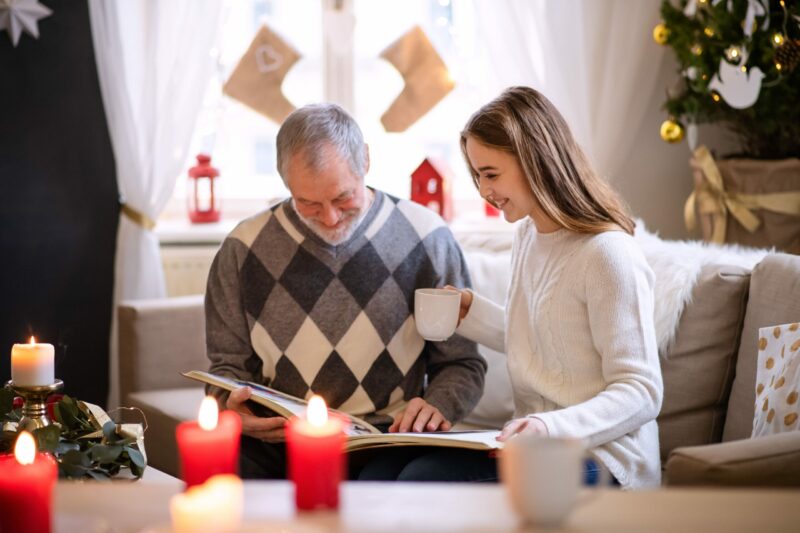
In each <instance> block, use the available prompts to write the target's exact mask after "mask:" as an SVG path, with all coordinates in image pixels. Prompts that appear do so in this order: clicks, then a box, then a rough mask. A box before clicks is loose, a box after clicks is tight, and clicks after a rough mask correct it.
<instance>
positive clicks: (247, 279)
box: [205, 191, 486, 422]
mask: <svg viewBox="0 0 800 533" xmlns="http://www.w3.org/2000/svg"><path fill="white" fill-rule="evenodd" d="M445 284H451V285H455V286H457V287H466V286H469V284H470V279H469V273H468V271H467V267H466V263H465V261H464V257H463V255H462V254H461V250H460V249H459V247H458V245H457V243H456V241H455V239H454V238H453V235H452V233H451V232H450V230H449V229H448V228H447V226H446V225H445V224H444V222H443V221H442V219H441V218H440V217H438V216H437V215H436V214H434V213H433V212H432V211H430V210H429V209H427V208H425V207H423V206H420V205H418V204H416V203H413V202H410V201H407V200H399V199H397V198H394V197H392V196H389V195H387V194H385V193H382V192H380V191H375V198H374V200H373V202H372V205H371V206H370V208H369V210H368V212H367V214H366V215H365V217H364V219H363V220H362V221H361V223H360V224H359V226H358V228H357V229H356V230H355V232H354V234H353V235H352V236H351V237H350V238H349V239H348V240H347V241H345V242H344V243H342V244H339V245H337V246H333V245H330V244H328V243H326V242H325V241H323V240H322V239H320V238H319V237H318V236H317V235H315V234H314V233H313V232H312V231H311V230H310V229H309V228H308V227H307V226H306V225H305V224H304V223H303V222H302V221H301V220H300V218H299V217H298V216H297V213H296V211H295V210H294V208H293V206H292V203H291V201H290V200H286V201H284V202H282V203H279V204H277V205H275V206H273V207H271V208H270V209H268V210H266V211H264V212H262V213H260V214H258V215H256V216H254V217H252V218H249V219H247V220H245V221H243V222H242V223H240V224H239V225H238V226H237V227H236V229H234V230H233V231H232V232H231V234H230V235H229V236H228V237H227V238H226V239H225V241H224V242H223V243H222V247H221V248H220V250H219V252H218V253H217V256H216V257H215V259H214V262H213V264H212V266H211V272H210V274H209V279H208V288H207V292H206V303H205V306H206V341H207V348H208V357H209V359H210V360H211V367H210V371H211V372H212V373H214V374H219V375H223V376H229V377H235V378H239V379H245V380H249V381H255V382H258V383H263V384H265V385H269V386H271V387H273V388H275V389H278V390H281V391H283V392H286V393H289V394H292V395H294V396H297V397H300V398H308V397H310V396H311V394H312V393H315V394H319V395H321V396H322V397H323V398H324V399H325V401H326V402H327V404H328V405H329V406H331V407H334V408H338V409H341V410H343V411H346V412H349V413H352V414H355V415H357V416H365V415H367V419H371V420H372V421H375V422H381V421H383V422H386V421H388V418H387V416H386V415H390V416H392V415H395V414H397V413H398V412H400V411H401V410H402V409H403V408H404V407H405V405H406V402H407V401H408V400H410V399H411V398H413V397H416V396H422V397H423V398H424V399H425V400H426V401H427V402H428V403H430V404H431V405H433V406H435V407H437V408H438V409H439V410H440V411H441V413H442V414H443V415H444V416H445V417H446V418H447V419H448V420H450V421H451V422H455V421H458V420H460V419H461V418H463V417H464V416H465V415H466V414H468V413H469V412H470V410H471V409H472V408H473V407H474V406H475V404H476V403H477V401H478V399H479V398H480V396H481V392H482V390H483V380H484V374H485V372H486V363H485V361H484V360H483V358H482V357H481V356H480V355H479V354H478V351H477V347H476V345H475V343H473V342H471V341H468V340H466V339H465V338H463V337H459V336H458V335H454V336H453V337H452V338H450V339H449V340H447V341H445V342H430V341H425V340H424V339H423V338H422V337H420V335H419V334H418V333H417V330H416V327H415V325H414V316H413V314H412V313H413V309H414V290H415V289H417V288H421V287H441V286H443V285H445ZM369 415H373V416H369ZM380 415H383V416H380Z"/></svg>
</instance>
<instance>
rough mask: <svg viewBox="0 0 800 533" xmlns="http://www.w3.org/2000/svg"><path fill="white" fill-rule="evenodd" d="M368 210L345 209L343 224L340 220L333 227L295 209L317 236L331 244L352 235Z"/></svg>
mask: <svg viewBox="0 0 800 533" xmlns="http://www.w3.org/2000/svg"><path fill="white" fill-rule="evenodd" d="M368 210H369V208H368V207H365V208H364V210H363V211H358V210H357V209H351V210H349V211H346V212H345V213H344V215H343V217H342V219H343V222H344V224H342V223H341V222H340V224H341V225H340V226H339V227H337V228H335V229H330V228H327V227H325V226H324V225H322V224H320V223H319V222H317V221H316V220H314V219H311V218H306V217H304V216H303V215H301V214H300V212H299V211H298V210H297V209H295V213H297V216H298V217H299V218H300V220H301V221H303V224H305V225H306V226H307V227H308V229H310V230H311V231H312V232H314V234H315V235H316V236H317V237H319V238H320V239H322V240H323V241H325V242H326V243H328V244H330V245H331V246H338V245H339V244H342V243H343V242H345V241H346V240H347V239H349V238H350V237H352V236H353V233H354V232H355V231H356V229H357V228H358V226H359V225H360V224H361V221H362V220H363V219H364V216H365V215H366V214H367V211H368Z"/></svg>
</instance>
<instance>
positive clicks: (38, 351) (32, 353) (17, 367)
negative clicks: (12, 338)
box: [11, 337, 55, 387]
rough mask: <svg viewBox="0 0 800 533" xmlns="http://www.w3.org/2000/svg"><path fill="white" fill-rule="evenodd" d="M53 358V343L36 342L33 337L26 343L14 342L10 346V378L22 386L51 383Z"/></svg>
mask: <svg viewBox="0 0 800 533" xmlns="http://www.w3.org/2000/svg"><path fill="white" fill-rule="evenodd" d="M54 358H55V349H54V348H53V345H52V344H46V343H42V344H37V343H36V339H35V338H34V337H31V341H30V342H29V343H28V344H15V345H14V347H13V348H11V380H12V381H13V382H14V385H21V386H23V387H32V386H37V385H52V384H53V382H54V381H55V377H54V375H53V360H54Z"/></svg>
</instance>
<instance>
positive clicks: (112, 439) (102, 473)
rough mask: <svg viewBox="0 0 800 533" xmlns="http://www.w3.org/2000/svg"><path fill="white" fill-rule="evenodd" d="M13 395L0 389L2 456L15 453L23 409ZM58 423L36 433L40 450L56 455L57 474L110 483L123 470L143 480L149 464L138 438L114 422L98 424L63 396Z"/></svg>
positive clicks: (56, 407) (80, 404) (57, 407)
mask: <svg viewBox="0 0 800 533" xmlns="http://www.w3.org/2000/svg"><path fill="white" fill-rule="evenodd" d="M13 401H14V393H13V391H11V390H10V389H7V388H2V389H0V422H1V423H2V429H3V433H2V437H0V453H8V452H12V451H13V448H14V444H15V442H16V439H17V427H16V426H17V424H18V422H19V421H20V418H21V416H22V413H21V409H19V408H17V409H15V408H14V407H13ZM53 411H54V415H55V416H54V418H55V423H54V424H52V425H50V426H47V427H44V428H40V429H37V430H36V431H34V432H33V437H34V438H35V439H36V446H37V449H38V450H40V451H47V452H50V453H52V454H53V456H54V457H55V458H56V461H57V462H58V474H59V477H60V478H66V479H96V480H109V479H111V478H112V477H115V476H117V475H119V474H120V473H121V472H123V471H124V470H129V471H130V474H131V475H132V476H133V477H134V478H137V479H138V478H140V477H142V474H143V473H144V469H145V468H146V462H145V458H144V455H143V454H142V452H141V451H140V450H139V448H138V444H137V442H136V438H135V437H134V436H131V435H126V434H124V433H123V432H121V431H120V427H119V426H118V425H117V424H115V423H114V422H111V421H109V422H106V423H105V424H104V425H103V426H100V424H99V422H97V420H96V419H95V418H94V416H93V415H92V414H91V412H90V411H89V409H88V407H86V405H85V404H84V403H83V402H79V401H77V400H75V399H74V398H71V397H69V396H64V397H63V398H62V399H61V400H60V401H59V402H58V403H56V404H55V405H54V409H53Z"/></svg>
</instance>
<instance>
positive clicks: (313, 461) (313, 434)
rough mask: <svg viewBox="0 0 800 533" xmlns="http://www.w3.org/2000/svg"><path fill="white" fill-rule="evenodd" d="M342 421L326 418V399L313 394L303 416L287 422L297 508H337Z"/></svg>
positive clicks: (341, 467)
mask: <svg viewBox="0 0 800 533" xmlns="http://www.w3.org/2000/svg"><path fill="white" fill-rule="evenodd" d="M344 429H345V422H344V421H343V420H341V419H339V418H337V417H331V418H329V417H328V409H327V407H326V406H325V401H324V400H323V399H322V398H320V397H319V396H313V397H312V398H311V400H310V401H309V402H308V409H306V416H305V418H302V417H295V418H292V419H291V420H289V422H288V423H287V425H286V448H287V454H288V460H289V465H288V466H289V479H291V480H292V482H294V487H295V503H296V504H297V508H298V509H300V510H312V509H318V508H323V509H337V508H338V507H339V483H340V482H341V481H342V477H343V475H344V470H345V455H344V451H343V450H344V443H345V434H344Z"/></svg>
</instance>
